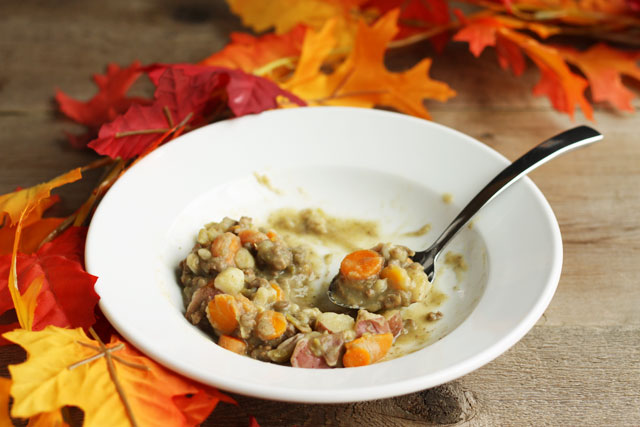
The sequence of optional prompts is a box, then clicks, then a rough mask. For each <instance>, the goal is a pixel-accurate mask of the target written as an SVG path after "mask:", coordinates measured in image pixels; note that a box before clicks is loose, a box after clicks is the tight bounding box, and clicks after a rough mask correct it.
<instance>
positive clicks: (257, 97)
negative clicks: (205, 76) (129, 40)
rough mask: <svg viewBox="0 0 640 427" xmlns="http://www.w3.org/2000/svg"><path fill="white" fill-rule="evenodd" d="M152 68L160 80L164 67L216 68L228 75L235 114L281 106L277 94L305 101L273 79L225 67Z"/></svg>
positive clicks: (155, 78) (202, 70)
mask: <svg viewBox="0 0 640 427" xmlns="http://www.w3.org/2000/svg"><path fill="white" fill-rule="evenodd" d="M152 67H153V68H150V69H149V78H150V79H151V81H153V82H157V83H156V84H158V83H159V76H160V73H162V71H163V67H171V68H176V69H180V70H182V71H184V73H185V74H186V75H189V76H194V75H198V74H200V73H206V72H215V73H220V74H225V75H227V76H228V83H227V85H226V91H227V97H228V103H229V108H230V109H231V111H232V112H233V114H234V115H235V116H236V117H240V116H244V115H247V114H257V113H261V112H263V111H266V110H271V109H274V108H277V107H278V106H279V103H278V97H280V96H282V97H284V98H287V99H288V100H289V101H290V102H292V103H294V104H296V105H299V106H304V105H307V104H306V102H304V101H303V100H301V99H300V98H298V97H297V96H295V95H294V94H292V93H291V92H288V91H286V90H284V89H282V88H280V86H278V85H277V84H276V83H274V82H272V81H271V80H268V79H265V78H262V77H259V76H255V75H253V74H248V73H245V72H244V71H242V70H234V69H230V68H225V67H209V66H204V65H192V64H175V65H173V66H168V65H162V64H156V65H154V66H152Z"/></svg>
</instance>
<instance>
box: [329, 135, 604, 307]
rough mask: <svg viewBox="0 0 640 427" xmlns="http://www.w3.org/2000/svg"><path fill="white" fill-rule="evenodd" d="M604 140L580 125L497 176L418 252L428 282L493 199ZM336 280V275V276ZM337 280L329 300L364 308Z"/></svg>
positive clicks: (332, 284) (540, 145) (344, 305)
mask: <svg viewBox="0 0 640 427" xmlns="http://www.w3.org/2000/svg"><path fill="white" fill-rule="evenodd" d="M601 139H602V134H600V133H599V132H598V131H596V130H595V129H592V128H590V127H588V126H578V127H575V128H573V129H569V130H567V131H564V132H562V133H560V134H558V135H556V136H554V137H553V138H550V139H548V140H546V141H544V142H542V143H541V144H539V145H537V146H536V147H534V148H532V149H531V150H529V151H528V152H527V153H525V154H524V155H523V156H522V157H520V158H519V159H517V160H516V161H514V162H513V163H511V164H510V165H509V166H507V167H506V168H505V169H504V170H503V171H502V172H500V173H499V174H498V175H496V176H495V178H493V179H492V180H491V181H490V182H489V183H488V184H487V185H485V187H484V188H483V189H482V190H480V192H479V193H478V194H477V195H476V196H475V197H474V198H473V199H471V201H470V202H469V203H468V204H467V206H465V207H464V209H462V211H461V212H460V213H459V214H458V216H457V217H455V219H454V220H453V221H452V222H451V224H449V225H448V226H447V228H445V230H444V231H443V232H442V234H441V235H440V237H438V238H437V239H436V241H435V242H434V243H433V244H432V245H431V246H429V247H428V248H427V249H425V250H423V251H420V252H416V253H415V255H414V256H413V257H411V258H412V259H413V261H415V262H419V263H420V264H422V265H423V266H424V272H425V273H426V274H427V277H428V278H429V281H430V282H432V281H433V277H434V273H435V264H436V260H437V259H438V256H439V255H440V254H441V253H442V249H443V248H444V247H445V246H446V245H447V243H449V241H450V240H451V239H452V238H453V237H454V236H455V235H456V234H457V233H458V232H459V231H460V229H461V228H462V227H463V226H464V225H465V224H466V223H467V222H469V220H470V219H471V218H472V217H473V216H474V215H475V214H476V213H477V212H478V211H479V210H480V209H481V208H482V207H483V206H484V205H486V204H487V203H489V202H490V201H491V200H493V198H494V197H496V196H497V195H498V194H499V193H500V192H502V190H504V189H505V188H507V187H508V186H510V185H511V184H513V183H514V182H516V181H517V180H519V179H520V178H522V177H523V176H525V175H526V174H528V173H529V172H531V171H532V170H534V169H535V168H537V167H538V166H540V165H542V164H544V163H546V162H548V161H549V160H551V159H553V158H555V157H557V156H559V155H560V154H563V153H566V152H567V151H570V150H573V149H575V148H579V147H582V146H585V145H588V144H591V143H594V142H596V141H600V140H601ZM336 277H337V276H336ZM336 286H337V285H336V280H335V278H334V279H333V280H332V281H331V284H330V285H329V289H328V291H327V294H328V297H329V300H331V302H333V303H334V304H336V305H338V306H341V307H345V308H351V309H358V308H361V307H358V306H354V305H349V304H347V303H345V302H343V301H341V300H340V299H339V297H338V295H337V294H336V291H337V288H336Z"/></svg>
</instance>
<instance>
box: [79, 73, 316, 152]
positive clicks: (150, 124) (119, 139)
mask: <svg viewBox="0 0 640 427" xmlns="http://www.w3.org/2000/svg"><path fill="white" fill-rule="evenodd" d="M144 70H145V71H146V72H147V73H148V75H149V78H150V79H151V81H152V82H153V83H154V84H155V85H156V91H155V94H154V102H153V104H152V105H149V106H141V105H137V104H134V105H132V106H131V108H129V110H127V112H126V113H125V114H124V115H122V116H119V117H118V118H116V119H115V120H114V121H113V122H111V123H107V124H105V125H103V126H102V128H100V133H99V134H98V138H97V139H95V140H93V141H91V142H90V143H89V147H91V148H93V149H94V150H96V151H97V152H98V153H100V154H103V155H107V156H110V157H113V158H116V157H122V158H124V159H130V158H132V157H135V156H137V155H139V154H142V153H143V152H145V151H148V150H149V149H150V148H153V147H155V146H157V145H159V144H160V143H163V142H165V141H166V140H168V139H170V137H171V136H172V135H175V134H179V133H180V132H182V131H183V130H185V129H186V128H187V127H189V128H194V127H198V126H201V125H203V124H206V123H208V122H209V121H210V120H211V117H210V115H211V113H212V112H214V111H215V110H216V109H220V108H221V107H225V106H227V105H228V107H229V108H230V109H231V111H232V112H233V114H234V115H236V116H243V115H245V114H253V113H259V112H261V111H264V110H268V109H272V108H277V107H278V106H279V99H278V98H279V97H284V98H288V99H289V101H290V102H292V103H295V104H297V105H306V104H305V102H304V101H302V100H301V99H299V98H298V97H296V96H295V95H292V94H291V93H289V92H287V91H285V90H283V89H281V88H280V87H279V86H278V85H277V84H275V83H273V82H271V81H270V80H267V79H264V78H261V77H257V76H254V75H251V74H247V73H245V72H244V71H241V70H231V69H228V68H223V67H207V66H201V65H191V64H174V65H165V64H154V65H150V66H148V67H145V68H144Z"/></svg>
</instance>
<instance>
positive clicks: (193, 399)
mask: <svg viewBox="0 0 640 427" xmlns="http://www.w3.org/2000/svg"><path fill="white" fill-rule="evenodd" d="M201 387H202V388H201V389H200V390H198V392H197V393H196V394H193V395H189V396H186V395H180V396H175V397H174V398H173V401H174V403H175V404H176V406H177V407H178V409H180V411H182V413H183V414H184V415H185V417H186V424H187V425H200V423H202V422H203V421H204V420H205V419H206V418H207V417H208V416H209V414H211V412H212V411H213V410H214V409H215V407H216V406H217V404H218V402H226V403H230V404H232V405H237V404H238V403H237V402H236V401H235V400H233V399H232V398H231V397H229V396H227V395H226V394H223V393H220V392H219V391H218V390H216V389H214V388H211V387H206V386H201Z"/></svg>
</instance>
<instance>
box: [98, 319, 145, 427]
mask: <svg viewBox="0 0 640 427" xmlns="http://www.w3.org/2000/svg"><path fill="white" fill-rule="evenodd" d="M89 332H90V333H91V336H93V338H94V339H95V340H96V341H98V344H100V349H101V350H102V351H103V352H104V356H105V360H106V362H107V368H108V369H109V375H110V376H111V381H113V385H114V386H115V387H116V391H117V392H118V395H119V396H120V400H121V401H122V404H123V405H124V409H125V412H126V413H127V416H128V417H129V421H131V425H132V426H133V427H138V423H137V422H136V419H135V417H134V415H133V410H132V409H131V404H130V403H129V400H128V399H127V396H126V395H125V393H124V389H123V388H122V384H120V380H119V379H118V375H117V372H116V367H115V365H114V363H113V359H112V357H111V352H109V351H107V350H108V349H107V347H106V346H105V345H104V343H103V342H102V340H101V339H100V337H99V336H98V334H96V331H94V330H93V328H89Z"/></svg>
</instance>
